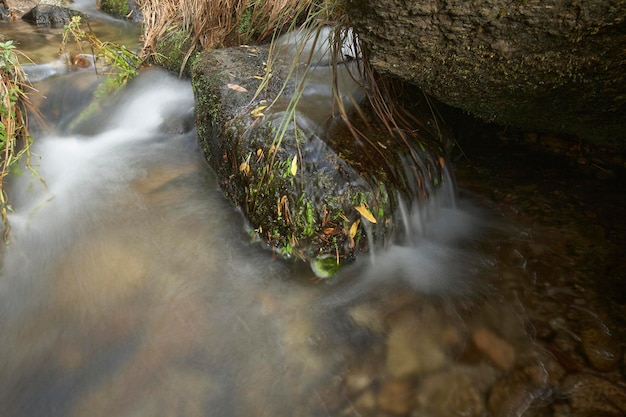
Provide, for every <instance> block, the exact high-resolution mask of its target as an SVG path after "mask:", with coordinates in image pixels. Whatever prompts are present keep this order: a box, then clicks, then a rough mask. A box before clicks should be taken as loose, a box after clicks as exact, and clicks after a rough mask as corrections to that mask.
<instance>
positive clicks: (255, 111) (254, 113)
mask: <svg viewBox="0 0 626 417" xmlns="http://www.w3.org/2000/svg"><path fill="white" fill-rule="evenodd" d="M265 109H267V106H259V107H257V108H255V109H254V110H252V111H251V112H250V114H251V115H253V116H254V115H256V114H258V113H261V112H262V111H263V110H265ZM261 114H262V113H261Z"/></svg>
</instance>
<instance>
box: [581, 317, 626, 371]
mask: <svg viewBox="0 0 626 417" xmlns="http://www.w3.org/2000/svg"><path fill="white" fill-rule="evenodd" d="M580 338H581V340H580V343H581V346H582V350H583V353H584V354H585V357H586V358H587V360H588V361H589V363H590V364H591V366H592V367H593V368H594V369H596V370H598V371H601V372H609V371H613V370H615V369H617V368H618V367H619V365H620V362H621V360H622V345H621V343H620V342H619V340H617V338H615V337H614V336H613V335H612V334H610V333H609V332H608V331H606V330H605V329H603V328H600V327H589V328H585V329H583V330H582V331H581V332H580Z"/></svg>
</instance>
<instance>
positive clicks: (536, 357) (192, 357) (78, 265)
mask: <svg viewBox="0 0 626 417" xmlns="http://www.w3.org/2000/svg"><path fill="white" fill-rule="evenodd" d="M52 60H53V59H50V61H52ZM50 61H49V62H50ZM43 62H46V61H43ZM98 82H99V79H98V78H97V77H96V76H95V75H94V74H93V73H89V72H74V73H68V74H61V75H57V76H55V77H50V78H46V79H45V80H42V81H40V82H39V83H38V84H37V87H38V88H39V89H40V91H41V93H42V94H45V95H46V98H45V99H43V98H41V101H40V108H41V109H42V111H43V113H44V115H46V116H47V117H48V119H49V120H52V122H53V123H51V124H50V125H47V126H45V127H44V126H43V125H42V126H39V127H38V129H37V131H36V132H37V133H36V134H37V137H36V142H35V145H34V147H33V152H34V153H35V157H34V160H33V163H34V165H35V166H36V168H37V171H38V172H39V174H40V176H41V178H42V179H43V180H44V181H45V184H44V183H43V182H42V181H40V180H39V179H38V178H36V177H34V176H31V175H30V174H28V173H24V174H22V175H20V176H17V177H15V178H12V181H11V188H10V190H9V192H10V194H9V195H10V198H11V202H12V204H13V207H14V213H13V214H12V215H11V216H10V222H11V226H12V230H11V235H10V236H11V237H10V244H9V246H8V247H6V248H5V249H4V253H3V269H2V275H1V276H0V334H1V339H0V415H1V416H10V417H13V416H15V417H39V416H49V417H55V416H59V417H61V416H63V417H66V416H90V417H97V416H116V417H127V416H128V417H131V416H174V415H179V416H190V417H195V416H220V417H227V416H274V417H276V416H303V417H304V416H341V415H345V416H391V415H412V416H435V417H436V416H441V417H444V416H454V415H463V416H484V415H493V416H520V415H532V416H535V415H536V416H551V415H561V416H566V415H572V416H573V415H600V414H597V413H598V412H599V411H598V410H600V411H604V412H605V414H603V415H609V416H613V415H616V416H617V415H623V414H620V413H623V412H624V394H623V392H622V388H623V385H621V384H623V375H622V374H621V373H620V367H623V363H622V361H623V359H622V356H621V355H622V352H621V348H622V345H621V341H619V339H616V337H617V336H615V335H618V334H619V331H617V330H616V325H614V324H612V323H613V322H611V321H610V320H609V319H608V318H607V317H605V316H603V315H602V314H601V313H602V310H599V309H596V307H597V305H596V304H593V302H595V301H597V300H595V298H594V297H593V296H589V297H586V296H585V295H584V294H585V290H584V289H582V290H581V288H582V287H580V286H578V287H577V286H576V285H578V284H577V281H575V280H568V274H571V273H573V271H574V272H576V273H577V272H578V266H579V264H578V263H575V262H574V261H575V260H576V259H577V258H576V253H578V252H576V250H573V251H574V254H572V253H568V252H563V251H561V248H562V246H566V245H567V243H568V242H569V243H572V242H574V244H577V243H579V242H580V240H572V239H578V237H577V236H574V235H573V233H574V232H572V231H571V230H570V229H561V230H558V231H554V230H552V231H551V233H548V232H549V230H548V229H547V228H546V227H543V226H537V225H534V226H532V227H531V226H529V225H528V224H525V223H522V224H520V223H516V222H518V221H519V218H518V217H516V216H515V215H514V214H511V213H510V212H509V213H508V214H507V212H506V210H503V209H502V207H500V206H496V205H494V204H493V201H497V202H499V203H498V204H500V203H501V200H502V199H498V198H495V197H494V198H493V199H491V200H489V199H485V197H481V196H480V195H477V194H469V193H468V192H465V191H463V190H461V193H460V198H459V200H458V201H456V202H455V204H450V201H449V197H448V195H445V196H441V197H435V198H434V199H433V200H432V201H431V202H429V204H428V205H426V206H424V205H423V206H421V207H420V208H419V209H416V210H414V211H413V212H412V213H408V212H407V213H404V217H405V218H406V219H407V220H406V221H405V223H406V227H407V230H409V232H410V234H411V237H412V240H411V242H410V243H407V244H404V245H393V246H391V247H388V248H387V249H386V250H384V251H381V252H379V253H376V256H375V258H374V259H372V258H370V257H366V256H363V257H361V259H359V260H358V261H357V262H356V263H355V264H354V265H352V266H350V267H348V268H346V269H345V270H343V271H342V272H341V273H340V275H339V276H338V277H337V278H336V279H334V280H328V281H322V282H320V281H318V280H315V279H314V276H313V274H312V272H311V271H310V270H309V268H308V267H304V266H302V265H298V264H294V263H290V262H285V261H282V260H280V259H276V258H275V257H274V256H273V255H272V253H271V252H270V251H268V250H266V249H265V248H263V247H261V245H259V244H258V243H252V242H250V239H249V236H248V234H247V233H246V223H245V221H244V219H243V218H242V216H241V215H240V213H239V212H238V211H237V210H236V209H235V208H234V207H233V206H232V205H231V204H230V203H228V202H227V201H226V199H225V198H224V196H223V195H222V193H221V191H220V190H219V189H218V187H217V180H216V177H215V174H214V173H213V172H212V171H211V169H210V168H209V167H208V166H207V165H206V163H205V162H204V160H203V158H202V155H201V153H200V151H199V149H198V147H197V145H196V137H195V129H194V123H193V107H194V98H193V94H192V90H191V86H190V84H189V82H188V81H184V80H179V79H177V78H175V77H174V76H172V75H169V74H166V73H165V72H163V71H160V70H158V69H150V70H147V71H145V72H143V73H142V74H141V75H140V76H139V77H138V78H137V79H136V80H134V81H133V82H132V83H131V84H130V85H129V86H128V87H126V88H125V89H124V90H123V91H122V92H121V93H120V94H119V95H118V97H116V99H115V100H114V101H113V102H112V104H110V105H109V106H104V107H102V108H100V109H99V110H98V112H97V113H96V114H95V115H94V116H92V118H91V119H89V123H85V122H84V121H82V122H81V121H76V115H77V114H78V113H79V112H80V110H81V109H82V108H84V106H85V105H86V102H87V100H86V99H85V97H89V94H90V93H91V92H92V91H93V89H94V88H95V85H96V84H97V83H98ZM468 188H472V185H471V184H470V185H468ZM474 188H479V187H474ZM447 192H448V193H449V192H450V190H447ZM496 197H497V196H496ZM503 213H504V214H506V215H507V216H508V218H502V216H503ZM546 230H548V231H546ZM559 233H561V234H566V236H561V235H559ZM568 233H569V234H568ZM585 242H586V241H585ZM555 276H556V277H557V278H552V277H555ZM559 280H561V282H556V281H559ZM546 283H548V284H546ZM544 284H545V286H542V285H544ZM537 291H545V292H546V294H547V295H546V296H543V295H540V296H535V292H537ZM533 297H534V298H533ZM538 299H539V300H543V301H546V303H545V304H541V305H540V306H539V307H537V306H536V304H540V303H539V301H537V300H538ZM543 301H542V302H543ZM554 304H556V306H554ZM529 306H534V310H533V311H528V310H527V308H529ZM559 309H560V310H559ZM572 311H576V312H579V313H580V315H579V316H574V315H572ZM552 314H554V315H552ZM576 317H585V318H586V320H587V322H588V323H591V324H589V325H588V326H587V327H586V328H589V329H592V330H593V329H595V333H594V335H595V336H593V335H592V336H589V337H587V339H591V340H597V339H598V335H600V339H602V337H603V336H602V335H604V337H605V339H606V338H609V341H608V342H604V343H602V344H600V345H597V344H596V345H593V343H592V345H593V346H592V347H593V348H594V349H596V351H600V352H601V354H600V355H598V356H601V358H600V359H598V358H597V357H594V356H593V355H592V354H590V353H588V352H587V347H588V345H589V342H588V341H587V342H586V343H587V344H585V340H586V339H585V338H586V336H585V333H584V330H585V329H586V328H580V327H576V325H577V324H578V323H575V324H573V323H572V322H573V321H576ZM541 326H545V328H542V327H541ZM605 330H606V331H605ZM612 336H615V337H613V338H612V339H611V337H612ZM568 338H569V339H568ZM616 340H617V341H616ZM581 346H582V347H581ZM581 349H582V351H581ZM607 355H608V356H607ZM611 355H613V356H615V357H616V358H613V357H612V356H611ZM602 358H604V359H605V363H604V367H605V369H600V370H598V367H599V368H602V366H603V365H602V364H601V365H598V366H593V367H590V365H589V362H591V363H592V365H593V364H595V362H594V361H595V360H596V359H598V360H601V359H602ZM591 368H595V369H591ZM603 384H604V385H603ZM594 387H595V388H594ZM597 387H600V388H597ZM591 396H593V397H594V398H596V400H595V402H594V400H589V401H587V400H586V398H587V397H591ZM598 398H600V400H597V399H598ZM606 403H610V404H613V405H610V404H609V406H606ZM601 406H606V409H605V410H601V409H599V408H598V407H601ZM594 407H595V408H594ZM611 407H612V408H611ZM580 410H583V411H580ZM588 410H591V412H590V414H585V412H587V411H588ZM606 410H608V411H606ZM558 413H561V414H558ZM611 413H613V414H611Z"/></svg>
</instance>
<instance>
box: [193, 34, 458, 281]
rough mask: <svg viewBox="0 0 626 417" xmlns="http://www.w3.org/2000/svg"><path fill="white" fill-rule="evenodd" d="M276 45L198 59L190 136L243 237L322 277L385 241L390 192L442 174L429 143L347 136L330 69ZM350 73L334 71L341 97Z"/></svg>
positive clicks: (415, 187) (430, 185) (422, 185)
mask: <svg viewBox="0 0 626 417" xmlns="http://www.w3.org/2000/svg"><path fill="white" fill-rule="evenodd" d="M285 42H286V43H284V44H280V43H279V44H278V49H279V50H280V48H282V47H284V51H280V52H279V54H278V55H275V56H269V51H268V49H267V48H264V47H254V48H252V47H239V48H228V49H220V50H211V51H205V52H203V53H202V54H200V55H199V58H198V59H197V60H196V61H195V63H194V67H193V71H192V72H193V76H192V83H193V87H194V93H195V96H196V104H197V108H196V115H197V116H196V121H197V127H198V140H199V143H200V146H201V148H202V150H203V153H204V155H205V157H206V159H207V161H208V162H209V164H210V165H211V167H212V168H213V169H214V170H215V171H216V173H217V176H218V178H219V181H220V186H221V188H222V190H223V191H224V193H225V194H226V196H227V197H228V198H229V199H230V200H231V201H232V202H233V203H234V204H235V205H237V206H238V207H239V208H240V209H241V210H242V212H243V214H244V215H245V216H246V218H247V219H248V221H249V222H250V227H251V230H252V232H251V233H252V234H253V235H254V236H256V237H258V238H260V239H262V240H263V241H265V242H267V243H268V244H269V245H270V246H271V247H272V248H273V250H275V251H277V252H278V253H280V254H281V255H283V256H285V257H287V258H290V257H295V258H298V259H302V260H305V261H310V262H312V265H313V267H314V268H313V269H314V271H315V273H316V275H318V276H319V277H323V278H325V277H328V276H331V275H333V274H334V272H335V270H336V269H337V266H338V265H342V264H344V262H345V261H346V260H351V259H353V258H354V257H355V256H356V255H357V254H358V253H359V252H362V251H366V250H368V247H369V245H370V244H372V242H374V241H376V242H377V244H378V243H383V242H384V241H386V240H391V239H393V236H394V232H395V229H396V227H397V225H396V222H395V215H396V209H397V207H398V205H397V204H398V199H399V196H402V198H404V199H406V200H407V201H413V200H415V201H418V200H425V199H427V198H429V196H430V195H431V194H432V193H434V192H435V191H436V190H437V188H438V187H439V186H440V185H441V184H442V183H443V182H445V181H444V177H445V178H449V177H447V176H446V174H445V171H446V170H447V168H446V167H445V164H444V163H442V162H441V161H443V159H441V158H440V154H439V153H436V152H432V153H431V152H430V151H428V150H427V146H430V145H429V144H427V145H424V144H423V143H422V144H420V143H415V144H414V146H408V147H407V146H405V147H404V148H402V147H401V146H398V145H397V144H394V140H393V139H392V138H391V135H390V134H389V133H388V132H386V131H383V130H382V129H380V128H376V127H375V124H374V123H368V124H365V123H366V122H364V121H357V120H355V121H354V124H355V126H356V128H358V129H360V130H361V131H366V132H367V137H363V140H361V141H359V140H356V139H355V138H354V136H352V135H351V133H350V128H349V126H348V125H347V124H346V123H345V122H344V120H342V118H341V117H340V116H339V115H338V114H337V113H336V112H335V111H333V108H334V107H333V106H335V105H336V103H335V102H334V101H333V91H332V90H333V88H334V87H335V86H336V85H334V84H333V67H332V66H329V65H318V66H314V65H312V64H309V63H307V62H300V61H298V57H295V56H293V55H290V51H292V50H294V49H295V48H294V47H293V46H291V45H290V44H289V42H291V40H290V39H287V40H286V41H285ZM351 71H352V73H351ZM354 71H355V69H354V68H351V64H350V63H349V62H344V63H341V64H338V65H337V66H336V73H335V74H336V76H337V78H336V80H337V81H336V82H337V85H338V86H339V88H340V94H341V95H342V96H343V97H344V103H350V102H351V101H352V102H356V103H359V102H362V101H363V97H364V92H363V90H362V87H361V86H360V85H359V83H357V82H355V81H354V79H353V78H352V77H353V75H354V74H356V72H354ZM303 74H304V75H303ZM347 107H348V112H350V111H351V108H350V107H352V106H351V105H350V106H347ZM370 122H371V120H370ZM432 141H433V142H435V140H434V139H433V140H432ZM446 185H447V186H451V184H446ZM368 234H369V236H368ZM368 239H369V241H370V242H369V243H368Z"/></svg>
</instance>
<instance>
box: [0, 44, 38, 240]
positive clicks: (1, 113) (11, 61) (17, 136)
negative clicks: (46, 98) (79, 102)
mask: <svg viewBox="0 0 626 417" xmlns="http://www.w3.org/2000/svg"><path fill="white" fill-rule="evenodd" d="M20 56H22V57H25V55H24V54H23V53H21V52H19V51H18V50H17V49H16V48H15V45H13V41H10V40H9V41H6V42H0V100H1V101H2V106H0V166H1V168H0V169H1V171H0V216H1V217H2V222H3V224H4V239H5V241H6V240H7V237H8V234H9V230H10V228H9V223H8V218H7V214H8V213H9V212H10V211H11V206H10V205H9V204H8V197H7V193H6V190H5V187H4V179H5V177H6V176H7V175H9V174H10V173H12V172H13V173H16V172H18V167H19V165H18V162H19V161H20V160H22V159H25V164H26V167H27V168H29V169H31V170H32V167H31V165H30V145H31V144H32V137H31V136H30V135H29V133H28V117H27V113H28V110H29V108H30V103H29V101H28V96H27V91H28V90H30V89H32V86H31V85H30V84H29V83H28V81H27V80H26V77H25V75H24V72H23V71H22V69H21V67H20V62H19V57H20ZM33 172H35V171H34V170H33Z"/></svg>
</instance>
